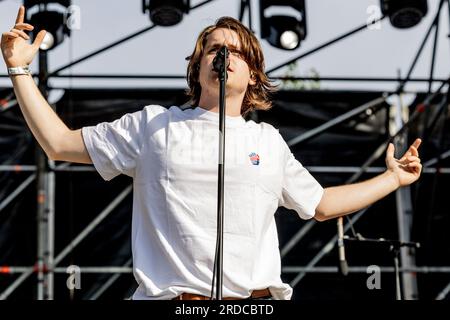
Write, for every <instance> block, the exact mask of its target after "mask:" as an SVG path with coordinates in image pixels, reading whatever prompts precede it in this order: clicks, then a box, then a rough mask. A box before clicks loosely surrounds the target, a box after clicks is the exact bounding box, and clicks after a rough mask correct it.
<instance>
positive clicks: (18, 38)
mask: <svg viewBox="0 0 450 320" xmlns="http://www.w3.org/2000/svg"><path fill="white" fill-rule="evenodd" d="M24 17H25V7H24V6H21V7H20V8H19V12H18V13H17V18H16V23H15V25H14V27H13V28H12V29H11V30H10V31H9V32H5V33H3V34H2V40H1V49H2V54H3V59H4V60H5V63H6V65H7V66H8V67H18V66H26V65H29V64H30V63H31V61H33V58H34V56H35V55H36V53H37V52H38V50H39V46H40V45H41V43H42V40H44V36H45V33H46V31H45V30H41V31H40V32H39V33H38V34H37V35H36V37H35V40H34V42H33V43H32V44H30V43H29V42H28V40H30V37H29V36H28V35H27V34H26V33H25V31H31V30H33V29H34V27H33V26H32V25H30V24H28V23H24Z"/></svg>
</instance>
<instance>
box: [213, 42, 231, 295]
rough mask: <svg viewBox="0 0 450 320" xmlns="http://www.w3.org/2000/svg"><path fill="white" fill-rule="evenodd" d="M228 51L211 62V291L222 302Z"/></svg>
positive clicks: (225, 49)
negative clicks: (215, 134) (215, 149)
mask: <svg viewBox="0 0 450 320" xmlns="http://www.w3.org/2000/svg"><path fill="white" fill-rule="evenodd" d="M227 62H228V49H227V47H226V46H223V47H222V48H220V51H219V52H218V55H217V56H216V58H215V59H214V61H213V65H214V70H215V71H217V72H218V77H219V82H220V92H219V109H220V112H219V135H220V136H219V164H218V188H217V189H218V195H217V243H216V256H215V259H214V272H213V281H212V290H213V288H214V282H215V278H217V282H216V295H215V299H216V300H222V286H223V223H224V212H223V208H224V174H225V170H224V169H225V118H226V117H225V107H226V100H225V95H226V88H225V86H226V82H227V77H228V74H227V68H228V63H227Z"/></svg>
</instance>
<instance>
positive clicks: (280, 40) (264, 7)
mask: <svg viewBox="0 0 450 320" xmlns="http://www.w3.org/2000/svg"><path fill="white" fill-rule="evenodd" d="M277 11H278V12H280V13H283V14H276V13H273V14H270V12H277ZM290 12H292V14H289V13H290ZM260 20H261V38H263V39H266V40H267V41H268V42H269V43H270V44H271V45H272V46H274V47H276V48H279V49H284V50H294V49H297V48H298V47H299V46H300V42H301V41H302V40H304V39H305V38H306V11H305V1H304V0H297V1H286V0H284V1H269V0H261V1H260Z"/></svg>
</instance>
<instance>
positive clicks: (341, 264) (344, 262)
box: [337, 217, 348, 276]
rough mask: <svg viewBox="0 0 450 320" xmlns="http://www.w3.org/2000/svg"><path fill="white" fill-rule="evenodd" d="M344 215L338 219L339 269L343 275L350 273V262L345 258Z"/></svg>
mask: <svg viewBox="0 0 450 320" xmlns="http://www.w3.org/2000/svg"><path fill="white" fill-rule="evenodd" d="M342 220H343V219H342V217H339V218H338V219H337V229H338V241H337V243H338V250H339V271H340V272H341V274H342V275H344V276H346V275H347V274H348V264H347V260H346V259H345V247H344V226H343V221H342Z"/></svg>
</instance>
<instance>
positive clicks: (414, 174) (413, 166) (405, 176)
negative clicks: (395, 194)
mask: <svg viewBox="0 0 450 320" xmlns="http://www.w3.org/2000/svg"><path fill="white" fill-rule="evenodd" d="M421 143H422V140H420V139H416V140H415V141H414V143H413V144H412V145H411V146H410V147H409V149H408V150H407V151H406V152H405V154H404V155H403V156H402V157H401V158H400V159H395V158H394V151H395V148H394V145H393V144H392V143H390V144H389V147H388V149H387V151H386V166H387V169H388V170H390V171H391V172H393V173H395V175H396V177H397V179H398V183H399V186H400V187H403V186H407V185H410V184H411V183H413V182H415V181H416V180H417V179H419V176H420V173H421V171H422V165H421V164H420V158H419V151H418V148H419V146H420V144H421Z"/></svg>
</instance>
